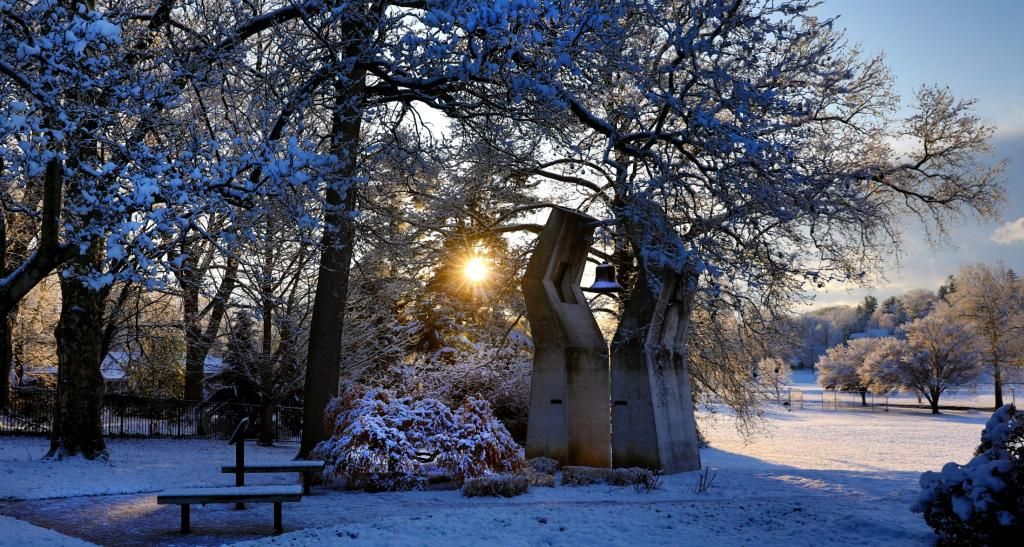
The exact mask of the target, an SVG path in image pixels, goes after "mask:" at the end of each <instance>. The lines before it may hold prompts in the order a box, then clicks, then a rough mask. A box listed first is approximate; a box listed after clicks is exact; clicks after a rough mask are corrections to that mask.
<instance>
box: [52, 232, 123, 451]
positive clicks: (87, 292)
mask: <svg viewBox="0 0 1024 547" xmlns="http://www.w3.org/2000/svg"><path fill="white" fill-rule="evenodd" d="M90 254H94V252H91V253H90ZM89 258H90V257H88V256H87V257H83V260H82V262H87V261H89ZM60 286H61V310H60V319H59V320H58V322H57V329H56V332H55V334H56V338H57V359H58V363H59V368H58V374H57V402H56V408H55V409H54V419H53V430H52V433H51V439H50V451H49V453H48V454H47V457H49V458H57V459H61V458H64V457H68V456H75V455H77V454H81V455H82V456H84V457H85V458H87V459H94V458H97V457H106V453H107V451H106V446H105V445H104V442H103V427H102V422H101V420H102V408H103V392H104V385H103V374H102V372H101V370H100V365H101V363H102V360H103V355H102V351H103V348H102V346H103V326H104V323H103V312H104V308H105V306H106V300H107V295H108V293H109V292H110V289H109V286H107V287H104V288H102V289H99V290H96V289H93V288H91V287H89V286H87V285H85V284H84V283H82V282H81V281H80V280H78V279H76V278H75V277H65V276H61V280H60Z"/></svg>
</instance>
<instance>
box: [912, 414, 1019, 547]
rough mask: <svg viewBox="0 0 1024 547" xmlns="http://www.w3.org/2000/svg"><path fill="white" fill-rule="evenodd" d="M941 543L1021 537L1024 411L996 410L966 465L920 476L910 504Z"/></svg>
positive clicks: (1000, 542) (1008, 541)
mask: <svg viewBox="0 0 1024 547" xmlns="http://www.w3.org/2000/svg"><path fill="white" fill-rule="evenodd" d="M912 509H913V511H914V512H917V513H923V514H924V519H925V521H926V522H927V523H928V525H929V526H931V527H932V528H933V529H934V530H935V533H936V534H938V536H939V539H940V541H941V542H943V543H948V544H954V545H1012V544H1014V542H1019V541H1020V538H1022V537H1024V415H1021V414H1019V413H1018V412H1017V409H1016V408H1015V407H1014V406H1013V405H1006V406H1003V407H1002V408H1000V409H999V410H997V411H996V412H995V413H994V414H993V415H992V418H990V419H989V421H988V423H987V424H985V429H984V431H982V433H981V444H980V445H979V446H978V449H977V450H976V451H975V456H974V458H973V459H971V461H970V462H968V463H967V464H966V465H958V464H956V463H954V462H950V463H947V464H946V465H944V466H943V467H942V471H941V472H938V473H936V472H934V471H928V472H926V473H924V474H923V475H921V493H920V494H919V495H918V498H917V501H916V502H915V503H914V505H913V507H912Z"/></svg>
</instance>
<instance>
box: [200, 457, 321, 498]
mask: <svg viewBox="0 0 1024 547" xmlns="http://www.w3.org/2000/svg"><path fill="white" fill-rule="evenodd" d="M323 469H324V462H323V461H321V460H291V461H284V462H274V463H247V464H245V465H244V466H243V467H242V471H243V473H292V472H298V473H299V477H300V478H301V479H302V492H303V493H304V494H308V493H309V490H310V486H311V484H312V478H313V477H312V473H314V472H317V473H319V472H320V471H323ZM220 471H221V473H235V472H237V471H238V467H237V466H236V465H225V466H224V467H221V468H220Z"/></svg>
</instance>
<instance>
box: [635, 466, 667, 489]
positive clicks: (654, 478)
mask: <svg viewBox="0 0 1024 547" xmlns="http://www.w3.org/2000/svg"><path fill="white" fill-rule="evenodd" d="M645 471H647V470H645ZM637 478H638V480H637V482H636V483H635V484H634V485H633V490H634V491H636V493H637V494H640V493H644V494H650V493H651V492H653V491H655V490H657V489H659V488H661V483H662V480H661V469H655V470H654V471H647V472H646V473H641V474H640V476H639V477H637Z"/></svg>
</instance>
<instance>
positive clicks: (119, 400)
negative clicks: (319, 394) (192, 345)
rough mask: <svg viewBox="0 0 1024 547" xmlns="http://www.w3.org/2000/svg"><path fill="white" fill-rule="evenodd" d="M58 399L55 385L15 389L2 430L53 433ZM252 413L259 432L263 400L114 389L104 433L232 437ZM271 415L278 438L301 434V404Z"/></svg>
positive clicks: (1, 414)
mask: <svg viewBox="0 0 1024 547" xmlns="http://www.w3.org/2000/svg"><path fill="white" fill-rule="evenodd" d="M55 400H56V392H55V391H52V390H47V389H38V388H14V389H12V390H11V398H10V404H9V405H8V407H7V408H6V409H4V410H2V411H0V435H3V434H35V435H40V434H48V433H50V430H51V427H52V424H53V412H54V406H55ZM246 417H248V418H249V421H250V423H251V424H252V427H251V428H250V429H249V431H250V435H251V436H253V437H255V436H256V435H257V434H258V432H259V431H260V426H261V423H260V421H261V420H260V407H259V406H258V405H249V404H243V403H213V402H207V401H185V400H180V399H154V398H150V397H140V396H136V395H125V394H108V395H106V396H104V397H103V408H102V411H101V420H102V424H103V434H104V435H106V436H108V437H170V438H178V439H227V438H228V437H229V436H230V435H231V432H232V430H233V429H234V427H235V426H236V425H238V422H239V421H240V420H241V419H242V418H246ZM271 420H272V421H273V424H274V432H275V435H276V440H277V441H281V442H291V441H298V440H299V437H300V436H301V431H302V409H301V408H297V407H277V408H275V409H274V412H273V416H272V418H271Z"/></svg>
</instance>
